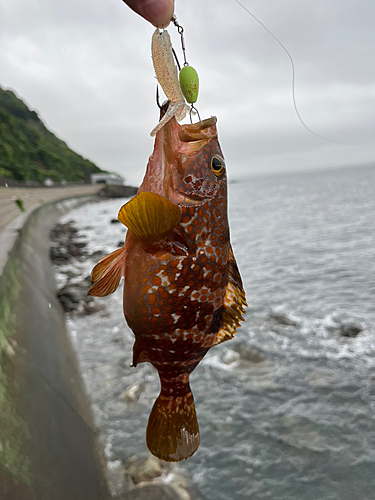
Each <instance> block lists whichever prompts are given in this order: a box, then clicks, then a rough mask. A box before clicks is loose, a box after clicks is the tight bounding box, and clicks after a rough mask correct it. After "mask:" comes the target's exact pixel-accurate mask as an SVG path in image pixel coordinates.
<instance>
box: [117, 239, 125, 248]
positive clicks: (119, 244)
mask: <svg viewBox="0 0 375 500" xmlns="http://www.w3.org/2000/svg"><path fill="white" fill-rule="evenodd" d="M123 245H124V241H123V240H121V241H119V242H118V243H117V247H118V248H121V247H122V246H123Z"/></svg>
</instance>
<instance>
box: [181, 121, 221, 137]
mask: <svg viewBox="0 0 375 500" xmlns="http://www.w3.org/2000/svg"><path fill="white" fill-rule="evenodd" d="M216 122H217V118H216V116H211V118H207V119H206V120H201V121H200V122H197V123H193V124H187V125H181V126H180V127H179V129H178V138H179V139H180V141H181V142H195V141H202V140H207V139H212V138H213V137H216V136H217V131H216Z"/></svg>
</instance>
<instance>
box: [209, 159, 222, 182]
mask: <svg viewBox="0 0 375 500" xmlns="http://www.w3.org/2000/svg"><path fill="white" fill-rule="evenodd" d="M211 170H212V171H213V173H214V174H215V175H216V176H218V177H219V176H220V175H223V173H224V162H223V160H221V159H220V158H218V157H217V156H213V157H212V159H211Z"/></svg>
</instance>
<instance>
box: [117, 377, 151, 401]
mask: <svg viewBox="0 0 375 500" xmlns="http://www.w3.org/2000/svg"><path fill="white" fill-rule="evenodd" d="M145 388H146V384H145V381H144V380H137V382H134V384H131V385H129V386H128V387H127V388H126V389H125V391H124V392H123V393H122V394H121V397H122V398H123V399H126V400H127V401H132V402H135V401H138V399H139V398H140V397H141V394H142V392H144V390H145Z"/></svg>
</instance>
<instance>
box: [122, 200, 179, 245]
mask: <svg viewBox="0 0 375 500" xmlns="http://www.w3.org/2000/svg"><path fill="white" fill-rule="evenodd" d="M180 218H181V209H180V207H179V206H178V205H175V204H174V203H172V202H171V201H169V200H167V199H166V198H164V197H163V196H160V195H158V194H156V193H149V192H147V191H142V192H141V193H139V194H138V195H137V196H136V197H135V198H133V199H132V200H130V201H129V202H128V203H126V204H125V205H123V206H122V207H121V209H120V212H119V214H118V220H119V221H120V222H121V223H122V224H124V225H125V226H126V227H127V228H128V229H129V230H130V231H131V232H132V233H133V234H134V235H135V236H137V237H138V238H139V239H140V240H141V241H142V242H143V243H144V244H146V245H150V244H153V243H156V242H157V241H160V240H161V239H163V238H164V237H165V236H166V235H167V234H168V233H169V232H170V231H171V230H172V229H173V228H174V227H176V226H177V224H178V223H179V222H180Z"/></svg>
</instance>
